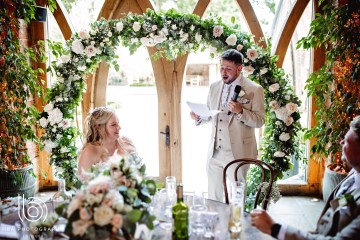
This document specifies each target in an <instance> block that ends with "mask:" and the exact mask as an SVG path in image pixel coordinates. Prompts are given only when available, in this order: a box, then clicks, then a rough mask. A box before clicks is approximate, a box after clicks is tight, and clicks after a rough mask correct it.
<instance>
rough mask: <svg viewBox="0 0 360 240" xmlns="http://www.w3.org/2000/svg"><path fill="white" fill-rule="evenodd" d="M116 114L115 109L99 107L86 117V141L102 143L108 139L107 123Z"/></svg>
mask: <svg viewBox="0 0 360 240" xmlns="http://www.w3.org/2000/svg"><path fill="white" fill-rule="evenodd" d="M113 115H115V111H114V110H112V109H110V108H107V107H97V108H95V109H94V110H93V111H91V113H90V114H89V115H88V116H87V117H86V119H85V137H86V143H100V142H101V140H105V139H106V124H107V123H108V121H109V119H110V118H111V117H112V116H113Z"/></svg>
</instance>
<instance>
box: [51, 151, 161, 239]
mask: <svg viewBox="0 0 360 240" xmlns="http://www.w3.org/2000/svg"><path fill="white" fill-rule="evenodd" d="M133 160H134V158H133V157H125V158H124V157H120V156H119V157H118V159H109V160H108V161H107V162H101V163H99V164H96V165H94V166H93V167H92V168H91V171H89V172H88V173H86V175H85V176H84V177H83V179H82V180H83V185H82V186H81V187H80V189H78V190H77V191H76V193H75V195H74V197H73V198H72V200H71V201H70V203H68V204H64V205H61V206H59V207H58V208H57V209H56V211H57V212H58V213H59V214H61V215H62V216H63V217H65V218H66V219H67V225H66V227H65V234H67V235H68V236H69V237H70V238H71V239H137V238H142V237H144V236H143V234H144V235H147V234H149V232H150V230H152V229H153V228H154V224H153V222H154V220H155V216H153V215H151V214H150V213H149V212H148V210H147V205H148V203H150V202H151V197H152V196H153V195H154V194H155V191H156V185H155V182H154V181H153V180H151V179H147V178H146V177H145V169H146V168H145V165H142V164H138V163H136V162H134V161H133ZM145 238H146V237H145Z"/></svg>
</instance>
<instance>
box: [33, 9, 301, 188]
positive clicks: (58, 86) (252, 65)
mask: <svg viewBox="0 0 360 240" xmlns="http://www.w3.org/2000/svg"><path fill="white" fill-rule="evenodd" d="M264 41H267V40H264ZM119 44H122V45H124V46H126V47H128V48H129V50H130V52H131V53H134V52H135V51H136V50H137V49H138V48H139V47H142V46H145V47H156V48H157V49H158V51H157V52H156V54H155V55H154V56H153V57H155V58H161V57H166V58H167V59H172V60H173V59H176V57H177V56H179V55H182V54H185V53H190V52H196V51H198V50H200V51H204V50H205V49H210V54H211V56H212V57H214V56H215V54H217V53H219V52H222V51H224V49H229V48H234V49H237V50H238V51H240V52H241V53H242V54H243V55H244V57H245V59H244V67H243V72H244V75H245V76H247V77H249V78H250V79H252V80H253V81H255V82H257V83H259V84H260V85H262V86H263V87H264V89H265V99H266V100H265V101H266V102H265V104H266V106H265V111H266V116H265V118H266V125H265V133H264V136H263V140H262V159H263V160H264V161H266V162H268V163H270V164H271V165H272V166H273V167H274V168H275V169H276V171H277V173H278V177H279V178H281V177H282V172H285V171H287V170H289V169H290V168H291V167H292V164H291V157H292V156H293V155H297V156H299V145H298V139H297V132H298V131H299V130H301V129H302V128H301V125H300V123H299V119H300V114H299V111H298V106H299V105H300V101H299V99H298V98H297V96H296V95H295V94H294V91H293V88H292V86H290V84H289V81H288V79H287V77H286V75H285V74H284V71H283V70H282V69H280V68H278V67H277V65H276V60H277V59H276V57H275V56H272V55H271V53H270V49H271V43H270V42H269V41H267V44H268V46H269V47H268V48H266V49H265V48H261V47H260V46H258V45H256V44H255V42H254V40H253V38H252V36H251V35H250V34H247V33H240V32H238V31H237V29H234V28H231V27H228V26H227V25H225V24H223V23H222V21H221V18H211V19H204V20H201V19H200V17H199V16H197V15H194V14H181V13H178V12H176V11H175V10H173V9H172V10H169V11H167V12H165V13H162V12H160V13H156V12H155V11H153V10H147V11H146V13H144V14H142V15H137V14H132V13H129V14H128V15H127V17H124V18H122V19H118V20H105V19H101V20H100V21H96V22H94V23H93V24H91V29H90V31H87V30H82V31H80V32H79V33H75V34H74V35H73V36H72V38H71V39H70V40H68V41H67V42H66V45H65V46H63V45H62V44H61V43H50V49H51V50H52V53H53V54H54V55H55V56H56V57H58V62H53V63H52V65H51V71H52V72H53V74H55V75H56V76H57V80H58V81H57V82H56V83H55V84H54V85H53V86H52V87H51V88H50V89H49V90H48V93H47V97H46V100H47V105H46V106H45V108H44V111H43V112H42V114H41V118H40V125H41V127H43V128H44V129H45V134H44V135H43V137H42V142H43V143H44V149H45V150H46V151H47V152H48V153H51V157H50V161H51V163H52V164H55V166H58V167H62V168H63V173H62V174H63V175H64V176H63V177H64V178H65V179H66V180H67V184H68V185H69V184H70V185H71V183H72V182H74V180H75V179H76V171H75V170H74V169H76V162H77V161H76V159H77V149H76V147H75V139H76V137H77V136H78V134H79V132H78V130H77V129H76V128H75V127H73V124H72V121H73V120H72V119H73V118H74V114H75V108H76V106H78V105H79V104H80V101H81V94H82V93H83V91H84V89H85V88H86V86H85V81H84V80H85V77H86V75H87V74H88V73H89V72H91V71H92V70H94V69H95V68H96V67H97V66H98V64H99V63H100V62H101V61H106V62H108V63H112V64H113V65H114V66H115V68H116V69H118V68H119V66H118V65H117V63H116V58H117V56H116V54H115V49H116V47H117V46H118V45H119Z"/></svg>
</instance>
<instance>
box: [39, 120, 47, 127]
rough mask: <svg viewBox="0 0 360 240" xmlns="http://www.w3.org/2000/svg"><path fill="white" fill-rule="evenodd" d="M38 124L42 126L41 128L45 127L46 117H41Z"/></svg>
mask: <svg viewBox="0 0 360 240" xmlns="http://www.w3.org/2000/svg"><path fill="white" fill-rule="evenodd" d="M39 122H40V126H41V127H42V128H45V127H46V126H47V125H48V123H49V122H48V120H47V119H46V118H44V117H42V118H40V121H39Z"/></svg>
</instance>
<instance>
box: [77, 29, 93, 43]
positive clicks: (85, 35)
mask: <svg viewBox="0 0 360 240" xmlns="http://www.w3.org/2000/svg"><path fill="white" fill-rule="evenodd" d="M79 37H80V38H81V39H83V40H85V39H88V38H89V37H90V35H89V32H88V31H87V30H86V29H82V30H80V32H79Z"/></svg>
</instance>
